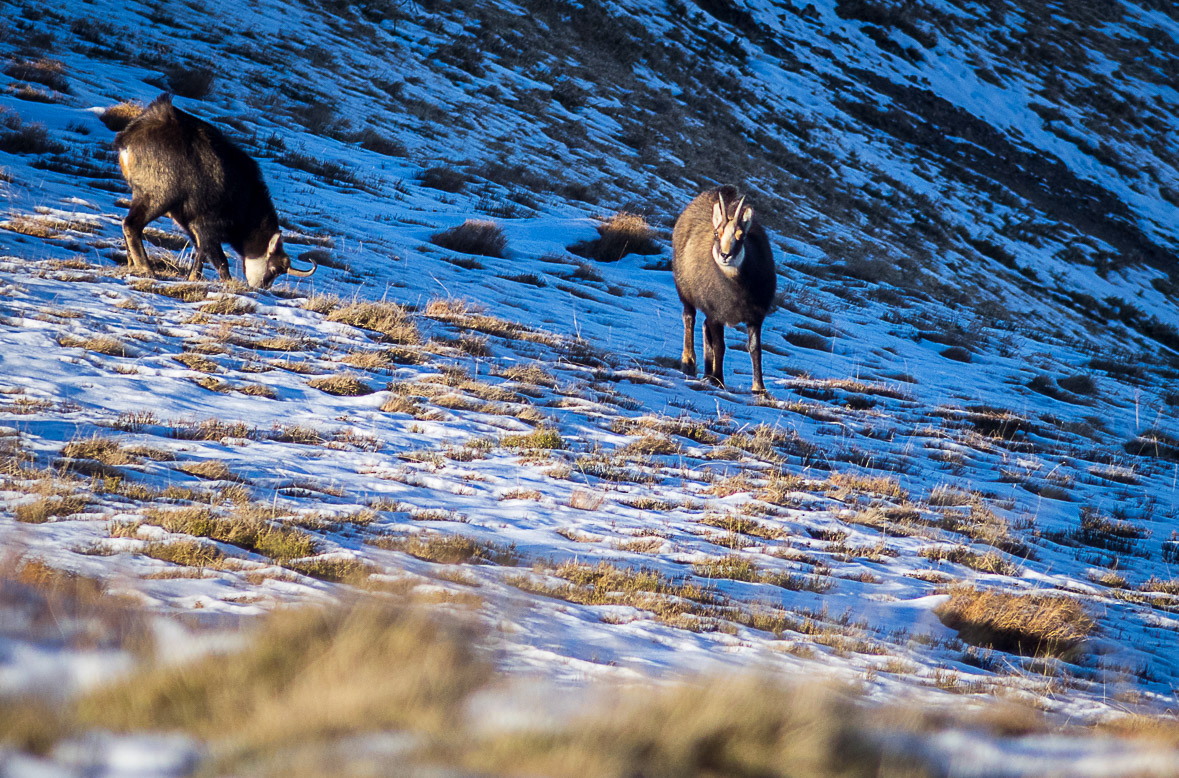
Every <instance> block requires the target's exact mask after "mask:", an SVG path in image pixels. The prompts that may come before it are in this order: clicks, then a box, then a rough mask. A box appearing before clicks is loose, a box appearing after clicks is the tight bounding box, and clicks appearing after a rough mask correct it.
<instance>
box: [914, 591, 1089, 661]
mask: <svg viewBox="0 0 1179 778" xmlns="http://www.w3.org/2000/svg"><path fill="white" fill-rule="evenodd" d="M934 612H935V613H936V614H937V617H938V618H939V619H941V620H942V623H943V624H945V625H946V626H947V627H949V628H950V629H954V630H957V631H958V635H959V636H960V637H961V638H962V639H963V640H965V641H966V642H967V643H971V644H973V645H976V646H983V647H986V648H994V649H997V650H1000V651H1010V652H1013V653H1017V654H1024V655H1028V656H1061V657H1066V658H1067V657H1069V656H1073V655H1075V653H1076V651H1077V650H1079V648H1080V646H1081V644H1082V643H1083V642H1084V640H1085V638H1086V637H1088V636H1089V634H1090V633H1091V632H1092V631H1093V629H1094V628H1095V627H1096V622H1095V621H1094V620H1093V618H1092V617H1091V616H1090V615H1089V614H1088V613H1087V612H1086V610H1085V608H1084V607H1083V606H1082V605H1081V603H1080V602H1079V601H1077V600H1076V599H1074V598H1072V597H1068V596H1065V595H1051V594H1040V593H1035V594H1015V593H1012V592H1002V591H998V590H995V589H976V588H975V587H973V586H956V587H954V588H952V589H951V590H950V599H949V600H948V601H947V602H945V603H944V604H942V605H941V606H939V607H938V608H937V609H936V610H935V611H934Z"/></svg>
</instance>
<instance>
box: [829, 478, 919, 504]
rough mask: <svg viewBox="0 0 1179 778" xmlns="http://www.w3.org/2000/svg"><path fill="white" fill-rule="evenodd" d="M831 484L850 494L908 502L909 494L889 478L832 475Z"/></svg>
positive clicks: (894, 480) (895, 480)
mask: <svg viewBox="0 0 1179 778" xmlns="http://www.w3.org/2000/svg"><path fill="white" fill-rule="evenodd" d="M829 482H830V483H831V485H832V486H834V487H836V488H837V489H842V490H846V491H849V492H865V493H867V494H873V495H876V496H877V497H887V498H890V499H893V500H906V499H908V497H909V493H908V492H907V491H905V490H904V489H902V488H901V484H900V482H899V481H898V480H897V479H895V478H890V477H888V476H873V475H859V474H857V473H832V474H831V477H830V479H829Z"/></svg>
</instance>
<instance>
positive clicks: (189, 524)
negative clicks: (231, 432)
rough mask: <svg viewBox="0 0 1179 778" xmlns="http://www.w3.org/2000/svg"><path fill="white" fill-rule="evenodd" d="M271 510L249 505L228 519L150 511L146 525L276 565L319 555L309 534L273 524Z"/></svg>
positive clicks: (201, 512) (207, 512)
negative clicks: (244, 552)
mask: <svg viewBox="0 0 1179 778" xmlns="http://www.w3.org/2000/svg"><path fill="white" fill-rule="evenodd" d="M274 518H275V515H274V511H272V510H271V509H270V508H267V507H262V506H257V505H248V506H245V507H241V508H238V509H237V510H235V511H234V512H233V513H231V514H230V515H229V516H228V517H222V516H218V515H216V514H214V513H213V511H212V510H211V509H209V508H206V507H203V506H198V507H192V508H179V509H162V508H148V509H147V510H146V511H144V513H143V523H145V524H154V525H156V526H159V527H163V528H164V529H166V530H168V531H169V532H175V533H183V534H186V535H193V536H195V537H202V538H209V539H211V540H217V541H220V542H222V543H228V544H229V545H232V546H237V547H238V548H242V549H245V550H247V551H252V552H254V553H257V554H261V555H262V556H265V557H269V558H270V559H274V560H277V561H280V562H281V561H285V560H290V559H298V558H300V557H307V556H311V555H312V554H314V553H316V550H317V546H318V544H317V543H316V541H315V539H314V538H313V537H312V536H311V535H309V534H308V533H306V532H304V531H302V530H300V529H296V528H293V527H289V526H286V525H283V524H276V523H274V522H273V519H274Z"/></svg>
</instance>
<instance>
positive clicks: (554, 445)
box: [499, 427, 565, 451]
mask: <svg viewBox="0 0 1179 778" xmlns="http://www.w3.org/2000/svg"><path fill="white" fill-rule="evenodd" d="M499 444H500V445H501V446H503V447H504V448H511V449H523V450H531V451H536V450H552V449H563V448H565V441H564V439H563V438H562V437H561V433H559V432H557V430H556V429H554V428H553V427H538V428H537V429H535V430H533V431H532V432H529V433H527V434H525V435H504V436H503V437H502V438H500V441H499Z"/></svg>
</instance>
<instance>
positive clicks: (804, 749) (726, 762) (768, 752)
mask: <svg viewBox="0 0 1179 778" xmlns="http://www.w3.org/2000/svg"><path fill="white" fill-rule="evenodd" d="M866 720H867V714H866V713H865V712H863V711H861V710H860V709H858V708H856V707H855V706H853V705H852V703H851V701H850V700H848V699H846V698H844V697H842V696H840V695H837V694H836V693H834V692H833V691H831V690H830V689H821V688H818V687H813V688H805V689H787V688H785V687H783V686H781V685H779V684H778V683H776V682H773V681H766V680H765V679H758V678H746V679H737V680H734V679H732V678H717V679H712V680H708V679H706V680H703V681H701V682H699V683H690V684H682V685H679V686H676V687H674V688H672V689H669V690H666V691H660V692H657V693H655V694H651V693H649V692H644V693H641V694H635V695H633V696H631V697H629V698H627V699H625V700H624V704H621V705H615V706H611V707H609V708H608V709H606V710H602V711H600V712H598V713H596V714H593V715H591V716H588V717H584V718H582V719H580V720H578V721H575V722H574V723H573V724H572V725H571V726H569V727H567V728H564V729H561V730H556V731H554V730H545V731H539V730H535V731H517V732H513V733H510V734H506V735H502V736H500V737H499V738H498V739H496V740H493V741H491V742H489V743H483V744H480V747H479V748H477V749H472V750H470V751H468V757H467V759H466V761H465V764H466V765H467V766H469V767H471V768H473V769H476V770H479V771H487V772H488V773H490V774H497V775H498V774H515V775H552V776H563V775H587V776H588V775H592V776H595V777H596V778H631V777H632V776H668V777H669V778H670V777H671V776H684V777H685V778H686V777H687V776H765V777H766V778H770V777H771V776H787V775H790V776H809V777H810V778H835V777H836V776H839V777H840V778H872V777H873V776H886V775H887V776H901V775H907V776H914V778H916V776H921V775H923V774H924V773H923V772H922V771H921V770H920V769H916V768H911V767H910V766H909V765H902V764H900V763H899V762H900V760H898V759H897V758H895V757H892V758H889V757H885V756H883V755H882V754H881V750H880V746H879V741H878V740H875V739H873V738H872V737H871V735H870V734H869V731H868V729H867V728H866V727H865V723H866Z"/></svg>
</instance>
